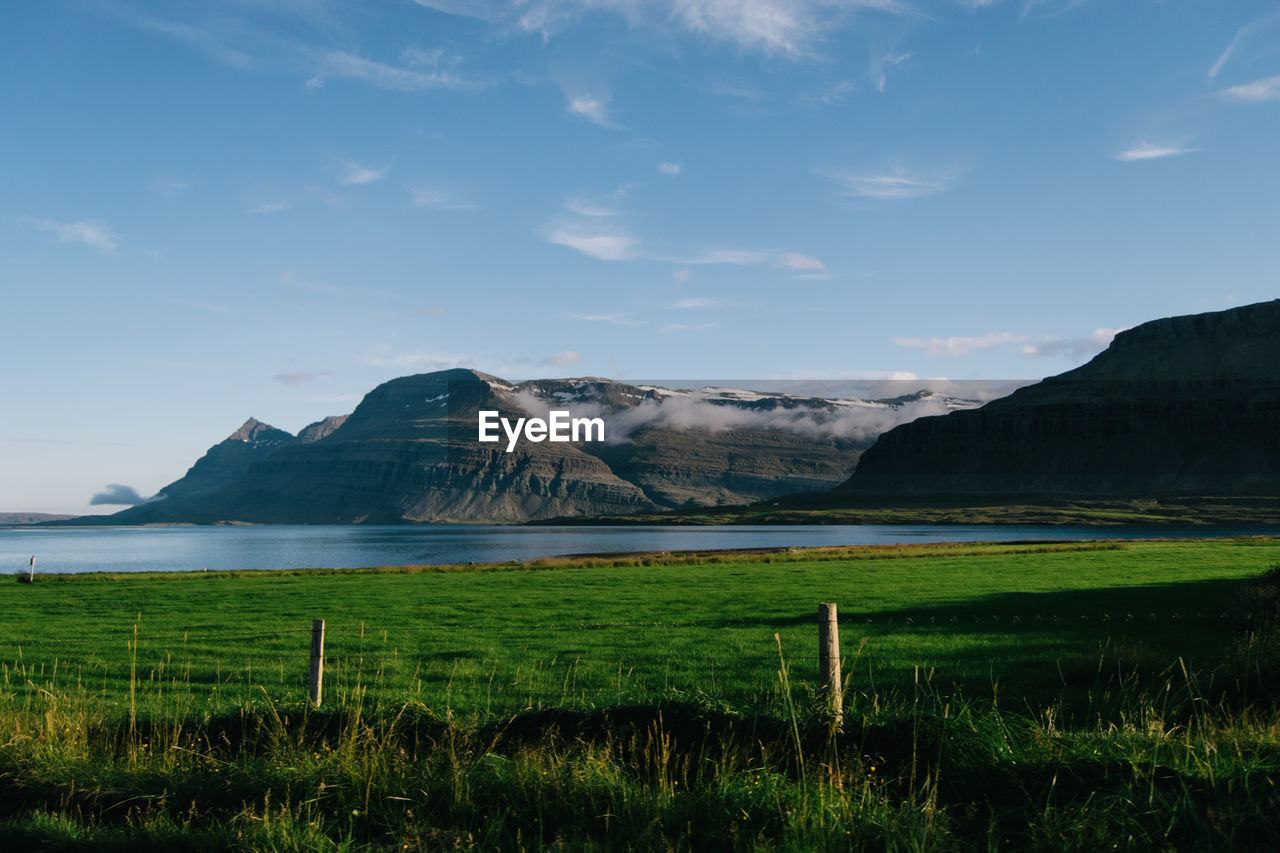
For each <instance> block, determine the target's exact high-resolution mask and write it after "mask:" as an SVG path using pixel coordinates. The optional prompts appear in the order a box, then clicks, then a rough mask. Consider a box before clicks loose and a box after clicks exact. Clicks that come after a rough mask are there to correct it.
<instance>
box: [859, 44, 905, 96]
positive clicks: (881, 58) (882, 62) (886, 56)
mask: <svg viewBox="0 0 1280 853" xmlns="http://www.w3.org/2000/svg"><path fill="white" fill-rule="evenodd" d="M910 58H911V54H910V53H894V52H893V51H892V50H891V51H889V52H887V53H883V54H877V53H873V54H872V55H871V67H870V69H869V72H868V73H869V75H870V77H871V82H872V84H873V85H874V86H875V87H876V91H877V92H883V91H884V88H885V84H886V83H887V82H888V79H889V74H888V69H890V68H892V67H894V66H895V65H901V64H902V63H904V62H906V61H907V60H908V59H910Z"/></svg>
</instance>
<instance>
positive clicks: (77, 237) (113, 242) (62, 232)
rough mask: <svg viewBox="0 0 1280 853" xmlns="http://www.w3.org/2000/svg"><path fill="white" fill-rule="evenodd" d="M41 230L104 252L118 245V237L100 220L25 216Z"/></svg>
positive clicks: (63, 239)
mask: <svg viewBox="0 0 1280 853" xmlns="http://www.w3.org/2000/svg"><path fill="white" fill-rule="evenodd" d="M24 221H26V222H29V223H30V224H32V225H34V226H35V227H36V228H38V229H40V230H41V231H45V232H47V233H49V234H53V235H54V236H55V237H57V238H58V239H59V240H60V241H62V242H63V243H79V244H81V245H83V246H92V247H93V248H95V249H101V250H102V251H104V252H114V251H115V250H116V249H117V248H118V247H119V245H120V237H119V235H118V234H116V233H115V232H114V231H112V230H111V228H110V227H108V226H107V225H105V224H103V223H101V222H85V221H80V222H55V221H54V220H52V219H32V218H29V217H28V218H26V219H25V220H24Z"/></svg>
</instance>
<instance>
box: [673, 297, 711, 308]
mask: <svg viewBox="0 0 1280 853" xmlns="http://www.w3.org/2000/svg"><path fill="white" fill-rule="evenodd" d="M723 304H724V302H723V301H722V300H719V299H712V298H711V297H710V296H691V297H689V298H688V299H677V300H676V301H675V302H671V303H669V304H668V305H667V307H668V308H676V309H679V310H690V309H701V308H719V307H720V306H721V305H723Z"/></svg>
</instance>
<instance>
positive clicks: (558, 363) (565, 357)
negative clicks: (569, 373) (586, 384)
mask: <svg viewBox="0 0 1280 853" xmlns="http://www.w3.org/2000/svg"><path fill="white" fill-rule="evenodd" d="M580 361H582V353H580V352H578V351H577V350H572V349H569V350H565V351H564V352H557V353H552V354H551V355H549V356H547V357H546V358H544V359H543V360H542V361H540V362H538V363H539V364H541V365H542V366H543V367H565V366H566V365H570V364H577V363H578V362H580Z"/></svg>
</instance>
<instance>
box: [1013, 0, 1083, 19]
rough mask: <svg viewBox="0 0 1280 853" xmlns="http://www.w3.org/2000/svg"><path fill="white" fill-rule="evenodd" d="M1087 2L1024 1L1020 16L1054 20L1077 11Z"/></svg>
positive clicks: (1068, 0)
mask: <svg viewBox="0 0 1280 853" xmlns="http://www.w3.org/2000/svg"><path fill="white" fill-rule="evenodd" d="M1088 2H1089V0H1025V1H1024V2H1023V4H1022V14H1023V16H1024V17H1028V16H1033V15H1034V16H1035V17H1039V18H1056V17H1057V16H1058V15H1065V14H1067V13H1068V12H1071V11H1073V10H1075V9H1079V8H1080V7H1081V6H1083V5H1085V4H1086V3H1088ZM1037 10H1040V11H1037Z"/></svg>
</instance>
